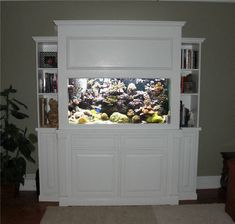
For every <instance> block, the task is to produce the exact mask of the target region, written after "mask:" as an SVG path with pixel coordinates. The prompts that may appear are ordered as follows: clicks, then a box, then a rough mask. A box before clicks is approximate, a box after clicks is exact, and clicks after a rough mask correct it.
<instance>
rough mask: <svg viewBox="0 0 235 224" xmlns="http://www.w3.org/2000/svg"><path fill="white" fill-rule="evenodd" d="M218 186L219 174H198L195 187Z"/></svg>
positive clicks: (210, 187)
mask: <svg viewBox="0 0 235 224" xmlns="http://www.w3.org/2000/svg"><path fill="white" fill-rule="evenodd" d="M213 188H220V176H198V177H197V189H213Z"/></svg>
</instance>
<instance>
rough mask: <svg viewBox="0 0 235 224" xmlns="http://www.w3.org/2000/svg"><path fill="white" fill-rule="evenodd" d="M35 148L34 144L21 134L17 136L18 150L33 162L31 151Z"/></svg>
mask: <svg viewBox="0 0 235 224" xmlns="http://www.w3.org/2000/svg"><path fill="white" fill-rule="evenodd" d="M34 150H35V146H34V145H33V144H32V143H31V142H30V141H29V140H28V139H27V138H25V137H24V136H23V135H22V136H21V137H20V138H19V151H20V153H21V154H22V155H23V156H24V157H25V158H26V159H27V160H28V161H30V162H33V163H35V160H34V159H33V158H32V157H31V153H32V152H33V151H34Z"/></svg>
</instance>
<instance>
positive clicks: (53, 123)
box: [47, 98, 58, 128]
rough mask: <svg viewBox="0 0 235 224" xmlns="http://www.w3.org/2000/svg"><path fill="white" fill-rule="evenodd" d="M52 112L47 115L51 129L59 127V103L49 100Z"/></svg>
mask: <svg viewBox="0 0 235 224" xmlns="http://www.w3.org/2000/svg"><path fill="white" fill-rule="evenodd" d="M49 106H50V111H49V112H48V114H47V119H48V122H49V124H48V126H49V127H50V128H57V127H58V102H57V100H55V99H52V98H51V99H50V100H49Z"/></svg>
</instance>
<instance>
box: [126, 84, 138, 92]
mask: <svg viewBox="0 0 235 224" xmlns="http://www.w3.org/2000/svg"><path fill="white" fill-rule="evenodd" d="M136 90H137V88H136V85H135V84H134V83H130V84H129V85H128V87H127V93H128V94H134V93H136Z"/></svg>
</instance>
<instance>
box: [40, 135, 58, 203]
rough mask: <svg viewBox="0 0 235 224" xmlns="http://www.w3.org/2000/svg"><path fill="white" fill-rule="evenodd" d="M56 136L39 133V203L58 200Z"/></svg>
mask: <svg viewBox="0 0 235 224" xmlns="http://www.w3.org/2000/svg"><path fill="white" fill-rule="evenodd" d="M56 145H57V143H56V134H55V133H49V131H46V132H45V133H43V132H39V134H38V148H39V175H40V196H39V199H40V201H57V200H58V178H57V147H56Z"/></svg>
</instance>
